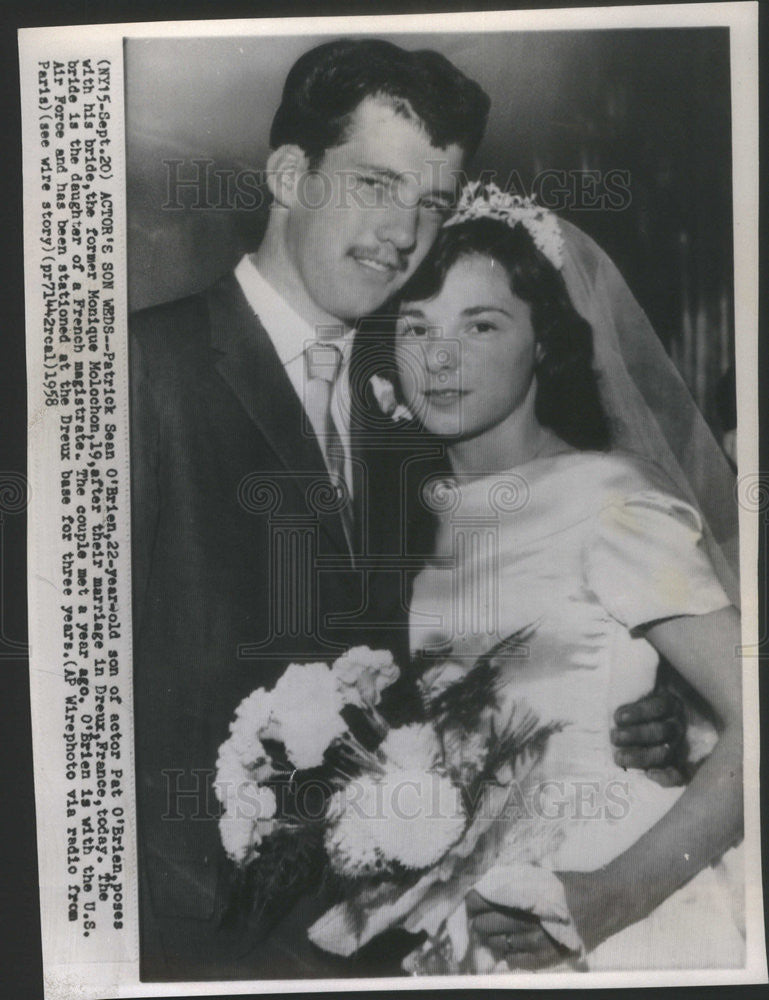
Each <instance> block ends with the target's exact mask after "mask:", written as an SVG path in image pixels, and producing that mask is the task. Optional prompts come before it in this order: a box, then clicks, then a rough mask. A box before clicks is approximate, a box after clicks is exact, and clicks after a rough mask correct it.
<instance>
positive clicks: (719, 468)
mask: <svg viewBox="0 0 769 1000" xmlns="http://www.w3.org/2000/svg"><path fill="white" fill-rule="evenodd" d="M561 226H562V230H563V236H564V251H563V258H564V260H563V276H564V279H565V281H566V285H567V287H568V290H569V293H570V295H571V298H572V301H573V303H574V306H575V307H576V309H577V310H578V311H579V312H580V313H581V314H582V315H583V316H584V317H585V319H587V320H588V321H589V322H590V324H591V326H592V328H593V344H594V352H595V361H594V364H595V367H596V370H597V371H598V372H599V375H600V388H601V397H602V401H603V404H604V407H605V409H606V412H607V414H608V416H609V419H610V421H611V423H612V428H613V432H614V433H613V440H614V444H615V446H616V447H617V448H619V449H621V450H623V451H627V452H631V453H633V454H635V455H638V456H640V457H642V458H645V459H647V460H648V461H650V462H653V463H654V464H656V465H657V467H658V468H661V469H662V471H663V472H664V473H665V474H666V476H667V478H668V479H669V480H670V481H671V484H672V485H673V486H674V487H675V489H676V490H677V491H678V493H679V495H680V496H681V497H682V498H683V499H686V500H688V501H689V502H690V503H692V504H693V505H694V506H695V507H697V508H698V510H699V511H700V513H701V514H702V516H703V519H704V525H705V541H706V545H707V547H708V552H709V555H710V557H711V559H712V561H713V564H714V566H715V568H716V571H717V573H718V576H719V578H720V580H721V584H722V586H723V587H724V589H725V590H726V592H727V594H728V595H729V597H730V599H731V600H732V602H733V603H734V604H735V605H737V606H739V583H738V567H737V557H738V545H737V503H736V497H735V490H734V473H733V472H732V470H731V467H730V466H729V463H728V462H727V460H726V458H725V457H724V454H723V452H722V451H721V448H720V447H719V446H718V444H717V443H716V440H715V438H714V437H713V435H712V433H711V431H710V429H709V428H708V426H707V424H706V422H705V420H704V418H703V416H702V414H701V413H700V411H699V410H698V408H697V406H696V404H695V402H694V400H693V399H692V397H691V395H690V394H689V390H688V389H687V387H686V385H685V383H684V381H683V379H682V378H681V376H680V374H679V373H678V370H677V369H676V367H675V365H674V364H673V362H672V361H671V360H670V358H669V357H668V355H667V353H666V352H665V349H664V347H663V346H662V344H661V343H660V341H659V339H658V338H657V336H656V334H655V333H654V330H653V329H652V326H651V323H650V322H649V320H648V319H647V317H646V314H645V313H644V311H643V310H642V309H641V307H640V306H639V304H638V303H637V302H636V300H635V298H634V297H633V294H632V293H631V291H630V289H629V288H628V286H627V284H626V282H625V280H624V278H623V277H622V275H621V274H620V273H619V271H618V270H617V268H616V267H615V266H614V264H613V263H612V262H611V260H610V259H609V257H608V256H607V255H606V254H605V253H604V252H603V251H602V250H601V249H600V248H599V247H598V246H597V245H596V244H595V243H594V242H593V240H591V239H590V237H588V236H586V235H585V234H584V233H583V232H581V231H580V230H579V229H577V227H576V226H573V225H571V224H569V223H567V222H563V221H561Z"/></svg>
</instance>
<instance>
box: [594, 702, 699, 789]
mask: <svg viewBox="0 0 769 1000" xmlns="http://www.w3.org/2000/svg"><path fill="white" fill-rule="evenodd" d="M614 723H615V728H614V729H612V731H611V741H612V744H613V745H614V761H615V763H616V764H619V766H620V767H636V768H641V769H642V770H644V771H649V772H650V776H651V777H653V778H655V779H656V780H658V781H659V782H660V784H663V785H667V784H672V785H676V784H683V782H684V772H685V761H684V755H685V736H686V718H685V713H684V705H683V702H682V701H681V699H680V698H679V697H678V696H677V695H676V694H675V693H674V692H673V691H668V690H665V689H658V690H656V691H654V692H653V693H652V694H649V695H647V696H646V697H644V698H640V699H639V700H638V701H634V702H631V703H630V704H628V705H620V707H619V708H618V709H617V710H616V712H615V713H614Z"/></svg>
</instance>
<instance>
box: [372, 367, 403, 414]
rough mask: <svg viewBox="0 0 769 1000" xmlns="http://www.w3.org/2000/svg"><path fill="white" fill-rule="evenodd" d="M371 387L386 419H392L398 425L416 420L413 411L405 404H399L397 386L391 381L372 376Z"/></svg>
mask: <svg viewBox="0 0 769 1000" xmlns="http://www.w3.org/2000/svg"><path fill="white" fill-rule="evenodd" d="M369 385H370V386H371V389H372V391H373V393H374V398H375V399H376V401H377V406H378V407H379V409H380V410H381V411H382V413H384V415H385V416H386V417H390V419H391V420H394V421H395V422H396V423H398V422H399V421H401V420H413V419H414V414H413V413H412V412H411V410H410V409H409V408H408V407H407V406H404V405H403V403H399V402H398V400H397V398H396V396H395V386H394V385H393V384H392V382H391V381H390V380H389V379H387V378H384V377H383V376H382V375H372V376H371V378H370V379H369Z"/></svg>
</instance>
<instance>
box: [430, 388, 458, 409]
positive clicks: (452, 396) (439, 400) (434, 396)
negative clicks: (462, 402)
mask: <svg viewBox="0 0 769 1000" xmlns="http://www.w3.org/2000/svg"><path fill="white" fill-rule="evenodd" d="M468 394H469V390H467V389H426V390H425V391H424V392H423V393H422V395H423V396H424V398H425V399H426V400H427V401H428V402H429V403H431V404H433V405H435V406H451V405H452V404H453V403H456V402H457V400H459V399H462V398H463V397H464V396H467V395H468Z"/></svg>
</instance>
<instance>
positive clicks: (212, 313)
mask: <svg viewBox="0 0 769 1000" xmlns="http://www.w3.org/2000/svg"><path fill="white" fill-rule="evenodd" d="M208 308H209V319H210V324H211V347H212V348H213V350H214V352H215V360H214V367H215V368H216V371H217V372H218V373H219V375H220V376H221V377H222V379H224V381H225V382H226V383H227V385H228V386H229V388H230V389H231V390H232V392H233V393H234V395H235V396H236V397H237V399H238V401H239V402H240V404H241V406H242V407H243V409H244V410H245V411H246V413H247V414H248V416H249V417H250V419H251V420H252V421H253V423H254V424H255V425H256V426H257V427H258V428H259V430H260V431H261V433H262V435H263V436H264V438H265V439H266V440H267V442H268V444H269V445H270V447H271V449H272V450H273V451H274V452H275V454H276V456H277V457H278V458H279V460H280V464H281V465H282V469H281V470H275V471H276V472H280V473H282V474H283V475H285V479H286V481H288V482H292V483H293V486H294V487H295V488H296V489H298V490H299V491H300V492H301V493H302V494H303V495H306V490H307V488H308V486H309V483H310V481H311V478H312V477H315V476H317V477H318V478H320V479H324V480H325V481H326V482H328V484H329V488H330V487H331V481H330V479H329V476H328V469H327V468H326V463H325V461H324V459H323V455H322V453H321V450H320V445H319V443H318V439H317V438H316V436H315V434H314V433H313V431H312V427H311V426H310V424H309V421H308V420H307V417H306V414H305V412H304V408H303V406H302V403H301V401H300V399H299V397H298V396H297V394H296V392H295V390H294V387H293V385H292V384H291V381H290V379H289V377H288V375H287V374H286V372H285V369H284V367H283V365H282V364H281V361H280V358H279V357H278V355H277V352H276V350H275V348H274V347H273V344H272V341H271V340H270V337H269V335H268V334H267V331H266V330H265V329H264V327H263V326H262V324H261V322H260V321H259V319H258V317H257V316H255V315H254V313H253V311H252V310H251V307H250V306H249V304H248V302H247V301H246V298H245V296H244V295H243V292H242V290H241V288H240V285H239V284H238V281H237V279H236V278H235V276H234V275H228V276H227V277H225V278H223V279H222V280H221V281H220V282H218V283H217V284H216V285H215V286H214V287H213V288H212V289H211V291H210V292H209V294H208ZM292 474H293V478H292ZM319 521H320V523H321V525H322V527H323V528H324V529H325V531H326V532H327V534H328V535H329V538H330V540H331V541H332V542H333V548H334V551H338V552H346V551H348V546H347V542H346V539H345V535H344V529H343V526H342V521H341V518H340V517H339V515H338V514H334V513H328V514H320V515H319Z"/></svg>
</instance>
